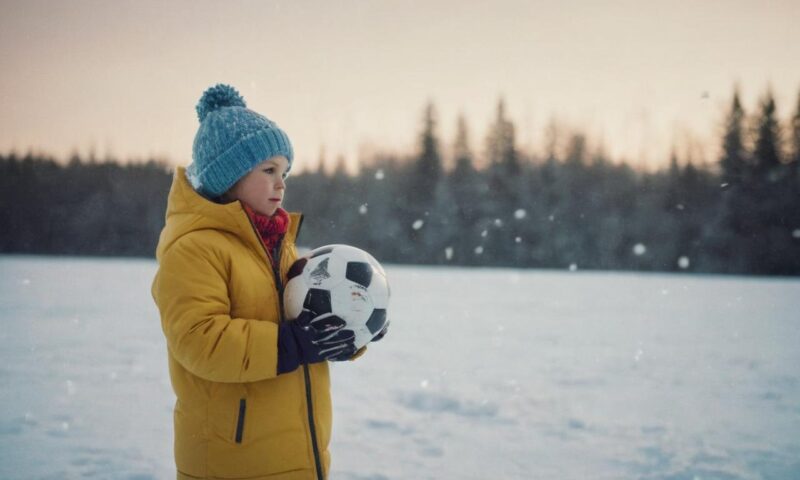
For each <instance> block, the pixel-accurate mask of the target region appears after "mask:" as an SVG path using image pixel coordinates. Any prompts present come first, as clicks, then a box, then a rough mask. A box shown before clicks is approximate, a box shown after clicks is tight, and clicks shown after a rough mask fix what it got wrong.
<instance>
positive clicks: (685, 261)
mask: <svg viewBox="0 0 800 480" xmlns="http://www.w3.org/2000/svg"><path fill="white" fill-rule="evenodd" d="M678 266H679V267H680V268H682V269H683V270H686V269H687V268H689V257H686V256H684V257H681V258H679V259H678Z"/></svg>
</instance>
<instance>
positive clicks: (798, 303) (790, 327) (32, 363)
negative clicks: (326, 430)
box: [0, 257, 800, 480]
mask: <svg viewBox="0 0 800 480" xmlns="http://www.w3.org/2000/svg"><path fill="white" fill-rule="evenodd" d="M155 268H156V266H155V263H154V262H152V261H146V260H108V259H75V258H52V257H0V325H1V326H2V328H0V340H2V341H1V342H0V382H1V385H2V387H1V388H0V478H3V479H45V478H46V479H65V478H97V479H128V480H133V479H161V478H174V467H173V463H172V417H171V411H172V403H173V400H174V397H173V394H172V390H171V387H170V385H169V378H168V374H167V368H166V367H167V362H166V353H165V343H164V339H163V337H162V334H161V330H160V324H159V320H158V315H157V312H156V310H155V307H154V305H153V303H152V300H151V298H150V293H149V287H150V280H151V278H152V275H153V273H154V272H155ZM387 272H388V275H389V278H390V281H391V283H392V292H393V295H394V296H393V298H392V305H391V307H390V310H389V312H390V319H391V320H392V326H391V330H390V333H389V335H388V336H387V337H386V339H385V340H384V341H383V342H381V343H378V344H375V345H373V346H372V347H371V349H370V351H369V352H368V353H367V355H366V356H365V357H363V358H362V359H360V360H358V361H357V362H348V363H344V364H335V365H334V366H333V371H332V375H333V388H334V392H333V394H334V422H335V425H334V436H333V444H332V449H331V450H332V454H333V465H332V468H333V475H332V478H334V479H350V480H365V479H373V480H377V479H405V478H415V479H426V478H430V479H442V478H454V479H455V478H458V479H488V478H492V479H500V478H520V479H522V478H524V479H528V478H534V479H536V478H543V479H550V478H566V479H583V478H593V479H597V478H600V479H603V478H608V479H618V478H647V479H650V478H659V479H662V478H663V479H690V480H693V479H712V478H719V479H772V478H774V479H792V478H795V479H796V478H800V347H798V346H800V281H798V280H787V279H755V278H741V277H727V278H726V277H713V276H686V275H641V274H625V273H588V272H580V271H579V272H545V271H519V270H508V269H483V270H475V269H459V268H413V267H398V266H390V267H389V268H387Z"/></svg>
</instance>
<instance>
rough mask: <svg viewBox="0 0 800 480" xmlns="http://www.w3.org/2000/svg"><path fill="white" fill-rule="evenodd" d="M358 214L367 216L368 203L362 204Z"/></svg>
mask: <svg viewBox="0 0 800 480" xmlns="http://www.w3.org/2000/svg"><path fill="white" fill-rule="evenodd" d="M358 213H360V214H361V215H366V214H367V204H366V203H362V204H361V206H360V207H358Z"/></svg>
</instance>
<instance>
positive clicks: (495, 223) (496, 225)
mask: <svg viewBox="0 0 800 480" xmlns="http://www.w3.org/2000/svg"><path fill="white" fill-rule="evenodd" d="M494 226H495V227H502V226H503V221H502V220H500V219H499V218H495V219H494Z"/></svg>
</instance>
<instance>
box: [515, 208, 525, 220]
mask: <svg viewBox="0 0 800 480" xmlns="http://www.w3.org/2000/svg"><path fill="white" fill-rule="evenodd" d="M527 214H528V212H526V211H525V209H523V208H518V209H517V210H516V211H515V212H514V218H516V219H517V220H522V219H523V218H525V216H526V215H527Z"/></svg>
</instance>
